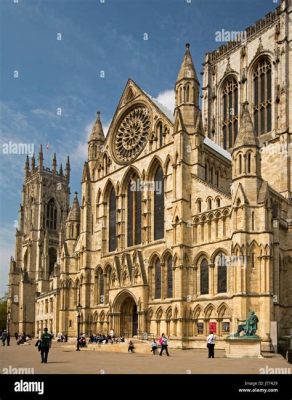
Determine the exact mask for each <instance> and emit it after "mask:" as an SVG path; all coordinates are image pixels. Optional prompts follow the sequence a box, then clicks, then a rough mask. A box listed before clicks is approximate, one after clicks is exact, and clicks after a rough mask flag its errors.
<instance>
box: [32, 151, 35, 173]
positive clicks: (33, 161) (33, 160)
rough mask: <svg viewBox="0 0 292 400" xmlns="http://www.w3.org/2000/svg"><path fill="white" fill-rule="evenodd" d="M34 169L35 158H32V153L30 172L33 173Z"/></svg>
mask: <svg viewBox="0 0 292 400" xmlns="http://www.w3.org/2000/svg"><path fill="white" fill-rule="evenodd" d="M34 169H35V157H34V153H33V155H32V157H31V172H34Z"/></svg>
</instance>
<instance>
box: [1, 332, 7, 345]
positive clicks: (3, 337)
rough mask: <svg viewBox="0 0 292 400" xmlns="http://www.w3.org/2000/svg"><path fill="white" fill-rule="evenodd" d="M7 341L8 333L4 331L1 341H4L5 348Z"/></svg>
mask: <svg viewBox="0 0 292 400" xmlns="http://www.w3.org/2000/svg"><path fill="white" fill-rule="evenodd" d="M6 339H7V332H6V329H4V331H3V332H2V335H1V340H2V344H3V346H5V342H6Z"/></svg>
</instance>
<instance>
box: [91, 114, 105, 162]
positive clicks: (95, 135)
mask: <svg viewBox="0 0 292 400" xmlns="http://www.w3.org/2000/svg"><path fill="white" fill-rule="evenodd" d="M96 114H97V117H96V121H95V124H94V125H93V128H92V131H91V134H90V136H89V138H88V161H95V160H97V159H98V157H99V155H100V153H101V152H102V146H103V144H104V141H105V136H104V133H103V129H102V124H101V120H100V112H99V111H98V112H97V113H96Z"/></svg>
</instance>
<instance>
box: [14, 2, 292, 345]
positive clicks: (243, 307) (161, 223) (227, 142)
mask: <svg viewBox="0 0 292 400" xmlns="http://www.w3.org/2000/svg"><path fill="white" fill-rule="evenodd" d="M291 15H292V1H291V0H282V1H281V4H280V5H279V6H278V7H277V8H276V9H275V10H274V11H272V12H270V13H269V14H267V15H266V16H265V17H263V18H262V19H261V20H259V21H257V22H256V23H255V24H254V25H252V26H250V27H248V28H247V29H246V32H245V33H246V34H245V35H242V36H243V37H241V38H240V40H234V41H232V42H228V43H226V44H223V45H221V46H220V47H219V48H218V49H216V50H215V51H212V52H209V53H207V54H206V56H205V60H204V63H203V72H202V75H203V77H202V87H201V88H200V84H199V80H198V75H197V72H196V70H195V67H194V64H193V60H192V56H191V51H190V45H189V44H186V48H185V53H184V55H183V59H182V63H181V66H180V69H179V71H178V75H177V79H176V82H175V86H174V89H175V109H174V112H173V113H172V112H170V111H169V110H167V109H166V108H165V107H164V106H162V105H161V104H159V103H158V102H157V100H155V99H154V98H152V97H151V96H150V95H149V94H147V93H146V92H145V91H144V90H143V89H142V88H141V87H139V85H138V84H137V83H136V82H134V81H133V80H131V79H129V80H128V82H127V83H126V86H125V88H124V91H123V93H122V95H121V98H120V101H119V104H118V106H117V109H116V111H115V114H114V116H113V118H112V122H111V125H110V127H109V130H108V133H107V136H106V137H105V135H104V132H103V127H102V123H101V117H100V114H99V113H97V117H96V122H95V124H94V126H93V128H92V131H91V133H90V135H89V138H88V157H87V160H86V161H85V162H84V167H83V175H82V186H81V193H80V195H79V198H78V195H77V193H75V195H74V199H73V203H72V205H71V207H70V199H69V198H70V187H69V184H70V161H69V157H68V159H67V162H66V165H65V168H64V171H63V168H62V165H61V166H60V168H59V169H57V160H56V157H55V156H54V158H53V162H52V167H51V168H47V167H45V165H44V159H43V151H42V147H40V151H39V154H38V159H37V160H35V158H34V157H32V158H31V159H28V158H27V160H26V162H25V170H24V171H25V177H24V184H23V190H22V201H21V206H20V210H19V226H18V229H17V230H16V247H15V255H14V257H12V258H11V262H10V271H9V295H8V309H9V311H10V312H11V321H10V332H11V333H12V334H13V333H14V332H26V333H28V334H32V335H35V336H37V335H38V334H39V332H40V331H42V330H43V328H44V327H48V328H49V330H50V331H51V332H52V333H54V334H57V333H58V332H63V334H67V335H68V336H69V337H76V335H77V309H81V311H80V314H79V316H80V324H81V327H80V330H81V332H84V333H85V334H86V335H89V334H91V333H93V334H98V333H108V332H109V331H110V330H112V329H113V330H114V331H115V333H116V334H117V335H125V336H126V337H137V338H141V337H143V338H145V337H147V336H148V337H153V336H155V337H156V336H159V335H161V333H163V332H164V333H165V334H166V335H167V336H169V338H170V346H173V347H178V348H202V347H205V342H206V335H208V333H209V331H213V332H215V333H216V335H217V348H224V346H225V342H224V339H225V338H226V337H227V336H228V335H229V334H230V333H232V332H235V331H236V330H237V326H238V324H240V323H242V321H244V320H245V319H246V317H247V314H248V313H249V311H251V310H252V311H255V313H256V315H257V316H258V319H259V323H258V331H257V334H258V335H259V336H260V338H261V346H262V350H273V349H275V348H276V346H277V338H278V337H279V336H281V335H285V334H288V333H289V329H290V328H291V327H292V203H291V196H292V164H291V156H292V151H291V137H292V85H291V82H292V48H291V40H292V24H291ZM200 97H201V99H202V107H201V109H200ZM290 135H291V136H290Z"/></svg>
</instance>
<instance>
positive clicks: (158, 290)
mask: <svg viewBox="0 0 292 400" xmlns="http://www.w3.org/2000/svg"><path fill="white" fill-rule="evenodd" d="M154 273H155V291H154V296H155V299H160V298H161V264H160V261H159V260H158V259H157V260H156V261H155V264H154Z"/></svg>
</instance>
